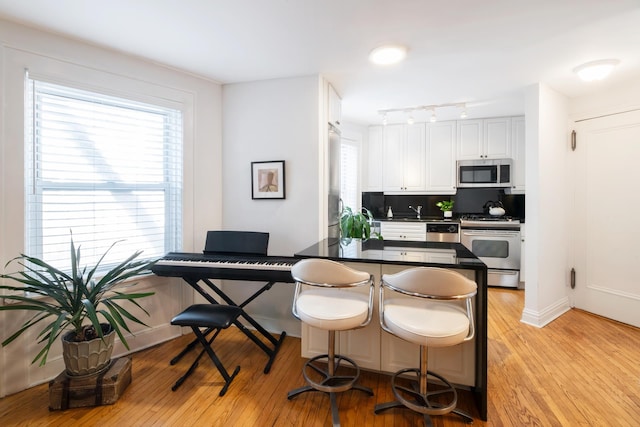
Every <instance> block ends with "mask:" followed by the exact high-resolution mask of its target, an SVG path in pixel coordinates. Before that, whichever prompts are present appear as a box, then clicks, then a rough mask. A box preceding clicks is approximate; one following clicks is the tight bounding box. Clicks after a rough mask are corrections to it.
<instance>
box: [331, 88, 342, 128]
mask: <svg viewBox="0 0 640 427" xmlns="http://www.w3.org/2000/svg"><path fill="white" fill-rule="evenodd" d="M328 99H329V102H328V104H329V111H328V117H329V123H331V124H332V125H334V126H335V127H337V128H340V125H341V121H342V100H341V99H340V96H339V95H338V92H336V90H335V89H334V87H333V86H331V85H329V95H328Z"/></svg>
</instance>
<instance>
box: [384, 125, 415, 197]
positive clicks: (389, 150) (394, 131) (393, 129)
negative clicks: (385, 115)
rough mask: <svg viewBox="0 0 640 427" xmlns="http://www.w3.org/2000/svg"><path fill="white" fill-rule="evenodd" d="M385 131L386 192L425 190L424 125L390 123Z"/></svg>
mask: <svg viewBox="0 0 640 427" xmlns="http://www.w3.org/2000/svg"><path fill="white" fill-rule="evenodd" d="M382 132H383V141H382V149H383V152H382V155H383V161H382V189H383V191H385V192H388V193H399V192H419V191H424V189H425V172H424V167H425V125H424V124H423V123H421V124H413V125H388V126H385V127H384V128H383V131H382Z"/></svg>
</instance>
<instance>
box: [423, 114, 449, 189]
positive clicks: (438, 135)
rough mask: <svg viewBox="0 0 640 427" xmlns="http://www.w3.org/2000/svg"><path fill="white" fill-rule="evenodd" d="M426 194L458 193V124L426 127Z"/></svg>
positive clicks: (430, 124)
mask: <svg viewBox="0 0 640 427" xmlns="http://www.w3.org/2000/svg"><path fill="white" fill-rule="evenodd" d="M425 140H426V188H425V190H426V192H427V193H432V194H455V193H456V122H454V121H452V122H441V123H427V125H426V137H425Z"/></svg>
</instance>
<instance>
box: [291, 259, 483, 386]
mask: <svg viewBox="0 0 640 427" xmlns="http://www.w3.org/2000/svg"><path fill="white" fill-rule="evenodd" d="M345 264H346V265H348V266H350V267H352V268H355V269H358V270H361V271H367V272H369V273H371V274H373V276H374V279H375V283H376V292H375V295H374V298H373V301H374V309H373V317H372V319H371V323H370V324H369V325H367V326H366V327H364V328H361V329H356V330H352V331H344V332H338V333H337V334H336V335H337V337H338V339H337V344H336V353H339V354H341V355H344V356H347V357H350V358H352V359H353V360H354V361H355V362H356V363H357V364H358V366H359V367H360V368H362V369H367V370H372V371H378V372H385V373H393V372H396V371H399V370H400V369H404V368H418V367H419V366H420V363H419V360H420V347H419V346H417V345H415V344H412V343H409V342H407V341H404V340H402V339H400V338H398V337H396V336H393V335H391V334H389V333H387V332H385V331H383V330H382V328H381V327H380V314H379V310H378V301H379V300H378V293H379V286H380V278H381V277H382V274H393V273H397V272H399V271H402V270H404V269H407V268H410V266H402V265H386V264H369V263H345ZM459 271H460V272H461V273H463V274H465V276H467V277H469V278H471V279H473V272H472V271H464V270H459ZM359 291H362V292H366V291H365V290H364V289H361V290H359ZM327 344H328V343H327V332H326V331H325V330H321V329H316V328H312V327H309V326H308V325H306V324H305V323H303V324H302V357H305V358H311V357H314V356H317V355H319V354H325V353H326V352H327ZM474 345H475V340H471V341H469V342H466V343H463V344H460V345H457V346H453V347H444V348H430V349H429V369H430V370H433V371H434V372H436V373H438V374H440V375H442V376H444V377H445V378H447V380H449V381H451V382H452V383H455V384H460V385H466V386H473V385H474V384H475V347H474Z"/></svg>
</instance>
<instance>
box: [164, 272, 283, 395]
mask: <svg viewBox="0 0 640 427" xmlns="http://www.w3.org/2000/svg"><path fill="white" fill-rule="evenodd" d="M183 279H184V280H185V281H186V282H187V283H189V285H191V287H193V288H194V289H195V290H196V291H197V292H198V293H199V294H200V295H202V296H203V297H204V298H205V299H206V300H207V301H209V302H210V303H211V304H219V303H218V301H216V299H215V298H213V296H211V294H209V293H208V292H207V291H206V290H205V289H204V288H202V286H200V284H199V283H198V282H199V281H203V282H204V283H206V285H207V286H208V287H209V288H210V289H211V290H213V291H214V292H215V293H216V294H217V295H218V296H220V298H222V299H223V300H224V302H226V303H227V304H229V305H235V306H237V307H240V309H241V312H240V317H243V318H244V319H245V320H246V321H247V322H249V324H251V326H253V327H254V328H255V329H256V332H258V333H259V334H260V335H261V336H262V337H264V338H266V339H267V340H268V341H269V342H270V343H271V345H272V347H269V346H268V345H266V344H265V343H264V342H263V341H262V340H261V339H260V338H258V336H257V335H256V334H255V333H254V332H253V331H251V330H250V329H249V328H247V327H246V326H245V325H244V324H243V323H242V322H240V320H235V321H234V322H233V324H234V325H236V327H237V328H238V329H240V330H241V331H242V332H243V333H244V334H245V335H246V336H247V337H249V339H251V341H253V342H254V343H255V344H256V345H257V346H258V347H260V348H261V349H262V351H264V352H265V353H266V354H267V356H268V357H269V360H268V361H267V364H266V365H265V367H264V371H263V372H264V373H265V374H268V373H269V371H270V370H271V365H273V361H274V360H275V358H276V355H277V354H278V351H279V350H280V346H281V345H282V342H283V341H284V338H285V337H286V336H287V333H286V332H285V331H282V333H281V334H280V338H279V339H276V338H275V337H274V336H273V335H272V334H271V333H270V332H269V331H267V330H266V329H265V328H263V327H262V325H260V324H259V323H258V322H256V321H255V319H253V318H252V317H251V316H249V314H248V313H247V312H246V311H244V307H245V306H246V305H247V304H249V303H250V302H251V301H253V300H254V299H256V298H257V297H258V296H260V295H261V294H263V293H264V292H266V291H268V290H269V289H271V287H272V286H273V284H274V283H275V282H268V283H267V284H265V285H264V286H263V287H262V288H260V289H258V290H257V291H256V292H255V293H254V294H253V295H251V296H250V297H249V298H247V299H246V300H245V301H244V302H242V304H239V305H238V304H236V303H235V302H233V300H232V299H231V298H229V296H228V295H227V294H225V293H224V292H222V290H220V288H218V287H217V286H216V285H215V284H214V283H213V282H211V280H209V279H205V278H202V277H183ZM215 330H216V329H215V328H208V329H206V330H205V331H204V333H203V336H204V338H206V337H207V336H208V335H209V334H211V332H213V331H215ZM217 335H218V334H217V333H216V334H215V335H214V336H213V338H212V339H211V341H210V342H209V344H211V342H213V340H214V339H215V338H216V336H217ZM198 343H199V338H196V339H194V340H193V341H191V342H190V343H189V344H187V346H186V347H185V348H184V349H183V350H182V351H181V352H180V353H179V354H178V355H177V356H176V357H174V358H173V359H171V362H170V364H171V365H175V364H176V363H178V361H179V360H180V359H181V358H182V356H184V355H185V354H187V353H189V352H190V351H191V350H192V349H193V348H194V347H195V346H197V345H198ZM200 356H202V353H201V354H200ZM200 356H198V358H197V359H196V362H194V365H196V366H197V361H198V360H199V359H200ZM193 368H195V366H193V367H192V369H193ZM188 374H189V372H187V374H185V378H186V377H187V376H188ZM182 380H183V381H184V379H182ZM178 381H180V380H178ZM178 385H179V384H176V386H178Z"/></svg>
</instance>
